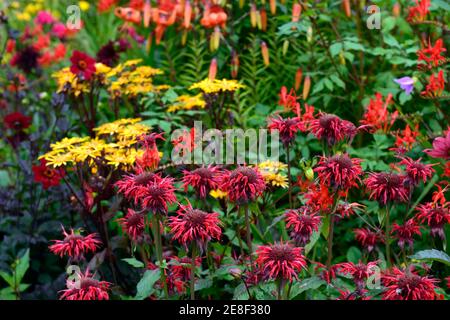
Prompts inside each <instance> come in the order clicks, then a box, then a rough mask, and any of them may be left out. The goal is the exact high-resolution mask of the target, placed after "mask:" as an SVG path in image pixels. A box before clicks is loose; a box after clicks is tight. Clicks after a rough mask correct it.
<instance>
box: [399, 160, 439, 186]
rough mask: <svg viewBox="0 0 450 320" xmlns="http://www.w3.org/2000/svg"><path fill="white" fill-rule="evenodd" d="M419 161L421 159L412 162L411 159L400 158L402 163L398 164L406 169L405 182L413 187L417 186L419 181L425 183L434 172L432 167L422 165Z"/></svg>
mask: <svg viewBox="0 0 450 320" xmlns="http://www.w3.org/2000/svg"><path fill="white" fill-rule="evenodd" d="M420 160H421V159H419V160H416V161H414V160H413V159H411V158H408V157H404V158H402V161H400V164H401V165H404V166H405V167H406V168H405V171H406V174H407V175H408V177H407V178H406V182H407V183H408V184H411V185H413V186H416V185H418V184H419V182H420V180H422V181H423V182H424V183H425V182H426V181H427V178H431V176H432V175H433V172H434V169H433V168H432V165H430V164H424V163H422V162H421V161H420Z"/></svg>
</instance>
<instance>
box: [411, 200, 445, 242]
mask: <svg viewBox="0 0 450 320" xmlns="http://www.w3.org/2000/svg"><path fill="white" fill-rule="evenodd" d="M448 205H449V203H445V204H444V205H440V204H438V203H434V202H428V203H426V204H421V205H419V206H417V211H418V213H417V215H416V219H417V220H418V221H419V222H420V223H427V224H428V226H429V227H430V228H431V235H432V236H433V237H436V236H439V237H440V238H441V239H445V233H444V226H445V225H446V224H447V223H450V209H449V207H448Z"/></svg>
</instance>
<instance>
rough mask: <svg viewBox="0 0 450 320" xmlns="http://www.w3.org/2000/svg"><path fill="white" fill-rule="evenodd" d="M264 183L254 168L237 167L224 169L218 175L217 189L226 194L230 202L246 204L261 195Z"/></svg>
mask: <svg viewBox="0 0 450 320" xmlns="http://www.w3.org/2000/svg"><path fill="white" fill-rule="evenodd" d="M265 187H266V185H265V183H264V178H263V176H262V175H261V173H260V172H259V171H258V169H256V168H251V167H238V168H236V169H234V170H233V171H225V172H224V173H223V174H222V175H221V177H220V186H219V189H220V190H222V191H224V192H226V193H227V194H228V198H229V199H230V201H231V202H235V203H237V204H246V203H248V202H250V201H253V200H255V199H256V198H258V197H259V196H261V195H262V193H263V191H264V189H265Z"/></svg>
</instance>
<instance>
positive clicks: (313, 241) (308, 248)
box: [305, 229, 320, 254]
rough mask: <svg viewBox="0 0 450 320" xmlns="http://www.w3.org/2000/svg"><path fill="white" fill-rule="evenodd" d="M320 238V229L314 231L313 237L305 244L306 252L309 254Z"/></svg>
mask: <svg viewBox="0 0 450 320" xmlns="http://www.w3.org/2000/svg"><path fill="white" fill-rule="evenodd" d="M319 239H320V229H319V231H314V232H313V234H312V235H311V239H310V240H309V242H308V244H307V245H306V246H305V254H308V253H309V252H310V251H311V249H312V248H314V245H315V244H316V243H317V241H318V240H319Z"/></svg>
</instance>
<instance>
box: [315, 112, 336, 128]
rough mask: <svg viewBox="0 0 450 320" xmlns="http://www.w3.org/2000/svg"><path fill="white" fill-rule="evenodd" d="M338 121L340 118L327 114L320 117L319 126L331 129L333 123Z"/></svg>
mask: <svg viewBox="0 0 450 320" xmlns="http://www.w3.org/2000/svg"><path fill="white" fill-rule="evenodd" d="M336 119H338V117H336V116H334V115H330V114H325V115H323V116H321V117H320V119H319V124H320V126H321V127H322V128H324V129H329V128H330V127H331V123H332V122H333V121H334V120H336Z"/></svg>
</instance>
